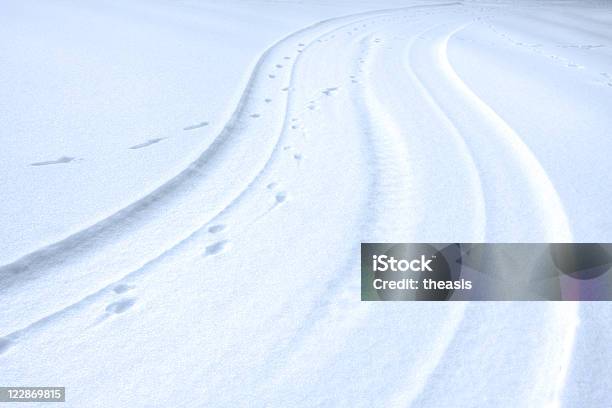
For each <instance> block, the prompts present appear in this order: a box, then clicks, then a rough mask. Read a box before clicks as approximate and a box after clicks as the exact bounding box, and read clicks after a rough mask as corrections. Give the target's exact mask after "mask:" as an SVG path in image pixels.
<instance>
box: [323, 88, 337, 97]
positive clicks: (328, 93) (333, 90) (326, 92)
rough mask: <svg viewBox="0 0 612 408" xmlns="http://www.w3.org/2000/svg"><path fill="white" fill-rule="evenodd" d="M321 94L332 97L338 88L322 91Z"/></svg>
mask: <svg viewBox="0 0 612 408" xmlns="http://www.w3.org/2000/svg"><path fill="white" fill-rule="evenodd" d="M321 92H322V93H324V94H325V95H327V96H332V95H335V94H336V93H338V87H333V88H327V89H324V90H323V91H321Z"/></svg>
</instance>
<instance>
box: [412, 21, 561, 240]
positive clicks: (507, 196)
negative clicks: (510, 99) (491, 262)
mask: <svg viewBox="0 0 612 408" xmlns="http://www.w3.org/2000/svg"><path fill="white" fill-rule="evenodd" d="M467 25H468V24H462V25H460V26H459V27H454V28H451V29H448V28H445V27H441V28H434V29H433V30H430V31H429V32H428V33H427V34H426V36H431V37H432V38H431V39H430V38H428V40H429V41H425V40H421V41H419V42H417V43H416V46H415V48H414V49H413V50H415V51H414V52H413V53H412V54H411V58H416V59H420V62H419V63H418V64H417V63H413V65H412V66H413V69H414V70H415V72H416V73H417V76H418V77H419V79H420V80H421V82H422V83H423V84H424V85H425V86H426V87H427V88H428V89H429V92H430V93H431V94H432V95H433V97H434V99H435V100H436V101H437V103H438V105H440V106H441V107H442V109H443V110H444V111H445V112H446V113H445V114H446V116H447V117H449V119H450V120H451V121H452V122H453V123H454V124H455V127H456V128H458V129H459V131H460V133H461V134H462V135H463V137H464V140H466V143H467V144H468V146H470V149H471V152H472V154H473V155H474V156H475V162H476V163H477V165H478V166H479V173H480V178H481V180H482V182H483V186H484V188H485V200H486V204H487V220H488V223H487V240H489V241H497V240H504V241H517V242H523V241H525V240H533V237H534V236H536V235H540V237H539V239H540V240H543V241H549V242H570V241H571V237H572V235H571V230H570V226H569V221H568V219H567V216H566V214H565V211H564V209H563V205H562V203H561V199H560V198H559V195H558V193H557V191H556V190H555V188H554V186H553V184H552V182H551V181H550V179H549V178H548V176H547V174H546V172H545V170H544V169H543V168H542V166H541V165H540V163H539V162H538V160H537V158H536V157H535V156H534V154H533V153H532V152H531V150H529V148H528V147H527V145H526V144H525V143H523V141H522V140H521V138H520V136H518V135H517V134H516V132H515V131H514V129H512V128H511V127H510V126H509V125H508V124H507V123H506V122H505V121H504V120H503V119H502V118H501V117H500V116H499V115H497V113H496V112H495V111H494V110H493V109H492V108H491V107H489V106H488V105H487V104H486V103H485V102H484V101H482V100H481V99H480V98H479V97H478V96H477V95H476V94H475V93H474V92H473V91H472V90H471V89H470V88H469V87H468V86H467V85H466V84H465V83H464V82H463V81H462V80H461V78H459V76H458V75H457V73H456V72H455V71H454V69H453V68H452V66H451V65H450V62H449V61H448V56H447V47H448V42H449V40H450V38H451V37H452V36H453V35H455V34H456V33H458V32H460V31H461V30H462V29H464V28H465V27H466V26H467ZM423 63H424V64H423ZM419 66H421V67H422V66H425V67H434V68H433V69H431V70H429V71H427V72H425V71H423V69H419V68H418V67H419ZM500 162H502V163H504V168H503V169H502V170H500V169H499V167H500V166H499V163H500ZM534 220H540V221H539V226H538V227H539V231H537V230H536V231H537V232H538V233H539V234H535V233H534V229H535V228H534V227H535V226H534V225H533V224H531V223H530V221H531V222H532V221H534ZM520 224H527V225H520Z"/></svg>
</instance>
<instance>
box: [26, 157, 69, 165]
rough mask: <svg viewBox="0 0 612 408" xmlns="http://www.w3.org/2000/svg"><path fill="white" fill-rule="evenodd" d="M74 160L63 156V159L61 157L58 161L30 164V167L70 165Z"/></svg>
mask: <svg viewBox="0 0 612 408" xmlns="http://www.w3.org/2000/svg"><path fill="white" fill-rule="evenodd" d="M74 159H75V158H74V157H69V156H62V157H60V158H59V159H57V160H49V161H42V162H36V163H30V166H48V165H50V164H64V163H70V162H71V161H73V160H74Z"/></svg>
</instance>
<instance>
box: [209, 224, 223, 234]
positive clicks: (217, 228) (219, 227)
mask: <svg viewBox="0 0 612 408" xmlns="http://www.w3.org/2000/svg"><path fill="white" fill-rule="evenodd" d="M224 229H225V225H223V224H216V225H213V226H211V227H210V228H208V232H210V233H211V234H216V233H217V232H221V231H223V230H224Z"/></svg>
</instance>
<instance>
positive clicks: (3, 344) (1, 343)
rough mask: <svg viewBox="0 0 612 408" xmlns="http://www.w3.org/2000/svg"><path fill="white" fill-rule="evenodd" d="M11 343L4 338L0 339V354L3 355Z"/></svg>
mask: <svg viewBox="0 0 612 408" xmlns="http://www.w3.org/2000/svg"><path fill="white" fill-rule="evenodd" d="M12 345H13V342H12V341H10V340H9V339H7V338H6V337H0V354H4V353H6V352H7V351H8V349H10V348H11V346H12Z"/></svg>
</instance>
